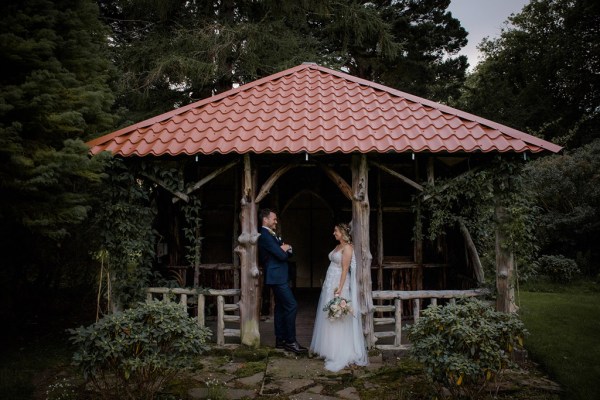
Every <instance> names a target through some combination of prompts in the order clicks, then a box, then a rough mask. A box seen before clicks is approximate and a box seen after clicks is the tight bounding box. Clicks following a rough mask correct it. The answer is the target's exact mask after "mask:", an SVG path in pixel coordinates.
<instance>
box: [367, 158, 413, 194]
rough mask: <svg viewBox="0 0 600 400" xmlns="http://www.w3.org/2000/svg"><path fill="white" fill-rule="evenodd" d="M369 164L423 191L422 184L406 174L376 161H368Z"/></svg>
mask: <svg viewBox="0 0 600 400" xmlns="http://www.w3.org/2000/svg"><path fill="white" fill-rule="evenodd" d="M369 164H371V165H373V166H375V167H377V168H379V169H381V170H382V171H385V172H387V173H388V174H390V175H392V176H393V177H396V178H398V179H400V180H401V181H402V182H404V183H406V184H408V185H410V186H412V187H414V188H415V189H417V190H419V191H421V192H422V191H423V186H421V185H419V184H418V183H417V182H415V181H413V180H412V179H409V178H407V177H406V176H404V175H402V174H401V173H398V172H396V171H394V170H393V169H391V168H388V167H386V166H385V165H383V164H380V163H378V162H376V161H369Z"/></svg>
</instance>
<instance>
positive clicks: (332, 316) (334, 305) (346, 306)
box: [323, 296, 352, 321]
mask: <svg viewBox="0 0 600 400" xmlns="http://www.w3.org/2000/svg"><path fill="white" fill-rule="evenodd" d="M323 311H325V312H326V313H327V318H329V320H330V321H333V320H336V319H340V318H342V317H344V316H346V315H347V314H352V307H350V300H346V299H344V298H343V297H339V296H337V297H334V298H333V299H331V300H330V301H329V303H327V305H326V306H325V307H323Z"/></svg>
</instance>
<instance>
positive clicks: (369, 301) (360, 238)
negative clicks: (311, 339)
mask: <svg viewBox="0 0 600 400" xmlns="http://www.w3.org/2000/svg"><path fill="white" fill-rule="evenodd" d="M368 189H369V169H368V165H367V156H366V155H365V154H358V155H353V156H352V236H353V240H354V255H355V257H356V272H357V274H356V277H357V281H358V286H359V287H360V293H359V300H358V301H359V303H360V306H361V310H362V313H363V324H364V326H363V329H364V334H365V342H366V344H367V347H368V348H369V349H370V348H372V347H373V346H374V345H375V341H376V340H377V339H376V338H375V333H374V324H373V298H372V296H371V260H372V259H373V257H372V255H371V249H370V239H369V214H370V207H369V190H368Z"/></svg>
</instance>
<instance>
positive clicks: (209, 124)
mask: <svg viewBox="0 0 600 400" xmlns="http://www.w3.org/2000/svg"><path fill="white" fill-rule="evenodd" d="M88 145H89V146H90V147H91V152H92V153H94V154H95V153H98V152H100V151H103V150H107V151H111V152H113V153H115V154H119V155H122V156H131V155H138V156H144V155H163V154H170V155H177V154H190V155H191V154H198V153H200V154H211V153H222V154H224V153H232V152H234V153H247V152H253V153H265V152H272V153H282V152H288V153H298V152H308V153H316V152H324V153H336V152H341V153H351V152H363V153H365V152H381V153H383V152H389V151H395V152H406V151H414V152H427V151H429V152H459V151H460V152H475V151H478V152H524V151H529V152H540V151H543V150H549V151H552V152H558V151H560V150H561V147H560V146H557V145H555V144H553V143H550V142H547V141H544V140H542V139H539V138H536V137H534V136H531V135H528V134H526V133H523V132H520V131H517V130H515V129H512V128H509V127H506V126H503V125H501V124H497V123H495V122H492V121H489V120H486V119H484V118H480V117H477V116H475V115H472V114H468V113H465V112H462V111H460V110H457V109H454V108H451V107H448V106H444V105H442V104H438V103H435V102H432V101H429V100H426V99H422V98H419V97H416V96H413V95H410V94H407V93H404V92H400V91H398V90H395V89H391V88H389V87H386V86H383V85H379V84H376V83H373V82H369V81H366V80H363V79H359V78H356V77H353V76H351V75H348V74H345V73H342V72H339V71H334V70H331V69H328V68H324V67H321V66H318V65H315V64H302V65H299V66H297V67H294V68H291V69H288V70H286V71H283V72H280V73H278V74H275V75H271V76H268V77H266V78H263V79H259V80H257V81H254V82H251V83H249V84H247V85H244V86H241V87H239V88H236V89H232V90H229V91H227V92H224V93H221V94H219V95H216V96H213V97H210V98H207V99H204V100H201V101H199V102H196V103H193V104H189V105H187V106H185V107H181V108H178V109H176V110H173V111H170V112H168V113H165V114H162V115H159V116H156V117H154V118H151V119H148V120H146V121H142V122H139V123H137V124H135V125H132V126H129V127H127V128H123V129H121V130H118V131H116V132H113V133H111V134H108V135H105V136H102V137H100V138H97V139H95V140H92V141H90V142H89V143H88Z"/></svg>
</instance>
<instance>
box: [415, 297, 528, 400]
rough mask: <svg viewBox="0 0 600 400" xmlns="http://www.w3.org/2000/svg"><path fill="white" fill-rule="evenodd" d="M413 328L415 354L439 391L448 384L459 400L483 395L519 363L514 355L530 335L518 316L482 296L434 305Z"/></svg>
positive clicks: (447, 386) (424, 312) (448, 387)
mask: <svg viewBox="0 0 600 400" xmlns="http://www.w3.org/2000/svg"><path fill="white" fill-rule="evenodd" d="M408 331H409V333H408V338H409V340H410V342H411V343H412V347H411V353H412V355H413V356H414V357H415V358H416V359H417V360H418V361H420V362H422V363H423V364H424V366H425V371H426V373H427V375H428V377H429V378H430V379H431V380H432V381H433V383H434V384H435V385H436V387H437V389H438V390H439V391H440V392H441V391H442V388H443V387H445V388H447V389H448V390H449V391H450V392H451V394H452V396H453V398H463V397H467V398H477V397H478V396H479V395H480V394H481V393H482V392H483V390H484V389H485V388H486V386H488V385H487V384H488V382H490V381H494V380H496V378H497V377H498V375H499V374H500V373H501V372H502V370H504V369H506V368H510V367H512V366H514V365H513V363H512V361H511V357H510V354H511V352H512V351H513V350H514V349H515V348H519V347H522V346H523V338H524V336H525V335H526V334H527V331H526V330H525V326H524V325H523V323H522V322H521V321H520V320H519V319H518V317H517V316H516V315H515V314H506V313H501V312H497V311H495V310H494V309H492V308H491V307H490V306H488V305H486V304H485V303H484V302H482V301H481V300H477V299H464V300H459V301H458V302H457V303H456V304H449V305H446V306H444V307H440V306H433V307H429V308H427V309H426V310H424V311H423V315H422V317H421V318H419V320H418V321H417V323H415V324H414V325H413V326H410V327H409V328H408Z"/></svg>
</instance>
